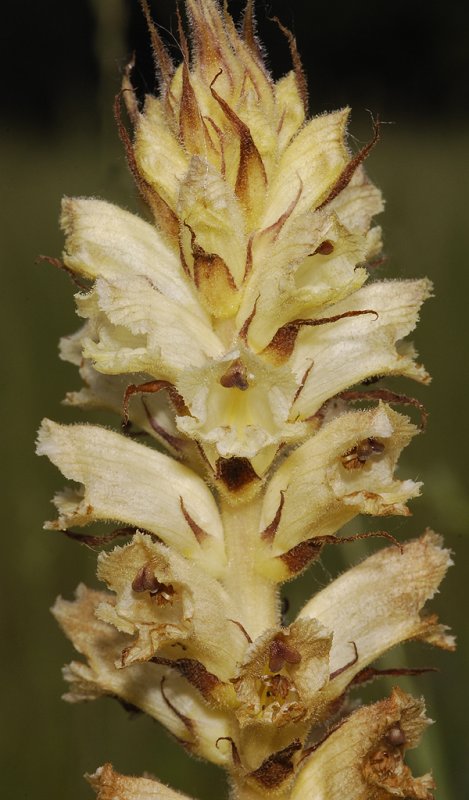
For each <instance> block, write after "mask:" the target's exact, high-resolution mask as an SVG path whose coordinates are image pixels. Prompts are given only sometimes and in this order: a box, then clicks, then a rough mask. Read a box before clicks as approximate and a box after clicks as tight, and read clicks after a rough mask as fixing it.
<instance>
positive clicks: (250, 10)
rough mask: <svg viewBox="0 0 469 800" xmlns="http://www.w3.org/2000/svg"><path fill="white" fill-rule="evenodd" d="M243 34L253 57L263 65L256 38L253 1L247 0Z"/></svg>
mask: <svg viewBox="0 0 469 800" xmlns="http://www.w3.org/2000/svg"><path fill="white" fill-rule="evenodd" d="M242 33H243V39H244V41H245V42H246V44H247V46H248V47H249V50H250V51H251V53H252V55H253V56H255V57H256V58H257V60H258V61H259V62H260V63H261V64H263V63H264V59H263V58H262V51H261V48H260V47H259V42H258V41H257V37H256V20H255V16H254V3H253V0H247V3H246V6H245V9H244V14H243V28H242Z"/></svg>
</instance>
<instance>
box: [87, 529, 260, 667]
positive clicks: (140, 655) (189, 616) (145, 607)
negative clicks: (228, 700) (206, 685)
mask: <svg viewBox="0 0 469 800" xmlns="http://www.w3.org/2000/svg"><path fill="white" fill-rule="evenodd" d="M98 578H100V580H102V581H105V583H106V584H107V586H108V588H109V589H111V590H112V591H113V592H115V593H116V595H117V597H116V601H115V603H114V602H113V603H111V604H106V605H101V606H100V607H99V609H98V616H99V617H100V619H103V620H105V621H106V622H110V623H111V624H113V625H115V626H116V627H117V628H118V629H119V630H122V631H125V632H126V633H129V634H132V635H136V639H135V641H134V642H133V643H132V644H131V645H130V646H127V647H126V649H125V651H124V652H123V654H122V659H120V662H119V665H120V666H127V665H128V664H131V663H134V662H135V661H148V660H150V659H151V658H153V656H155V655H156V654H157V652H158V651H159V650H161V649H162V648H164V647H165V646H166V645H168V644H171V643H173V647H174V645H176V644H179V643H181V644H182V650H181V651H180V652H177V651H176V650H174V651H172V652H174V658H176V656H184V657H185V658H192V659H196V660H197V661H201V662H203V664H204V666H205V668H206V669H208V670H209V672H212V673H215V674H216V675H217V677H219V678H220V679H221V680H224V681H226V680H229V678H230V677H231V676H232V674H233V671H234V669H235V666H236V661H237V660H239V659H240V658H241V657H242V655H243V653H244V650H245V649H246V638H245V636H244V635H243V634H242V632H241V631H240V629H239V628H238V626H237V625H236V624H234V623H232V624H231V625H230V624H229V622H228V620H229V619H230V618H231V617H233V616H235V615H236V610H235V608H234V607H232V604H231V602H230V600H229V598H228V596H227V595H226V593H225V591H224V590H223V588H222V586H221V584H220V583H218V581H217V580H215V579H214V578H212V577H210V576H208V575H207V574H206V573H204V572H202V571H201V570H200V566H199V565H198V564H197V563H192V562H191V561H189V560H188V559H186V558H183V557H181V556H179V555H178V554H177V553H175V552H174V551H172V550H171V549H169V548H167V547H165V546H164V545H162V544H160V543H157V542H154V541H153V540H152V539H151V538H150V537H149V536H145V535H143V534H136V535H135V536H134V537H133V538H132V541H131V542H130V543H129V544H128V545H125V546H124V547H116V548H115V549H114V550H113V551H112V552H110V553H101V555H100V556H99V562H98Z"/></svg>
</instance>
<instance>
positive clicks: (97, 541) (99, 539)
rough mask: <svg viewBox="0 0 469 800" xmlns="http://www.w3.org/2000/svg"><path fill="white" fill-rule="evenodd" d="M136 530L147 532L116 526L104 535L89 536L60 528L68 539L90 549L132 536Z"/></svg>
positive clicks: (131, 527) (140, 529)
mask: <svg viewBox="0 0 469 800" xmlns="http://www.w3.org/2000/svg"><path fill="white" fill-rule="evenodd" d="M137 530H139V531H141V532H142V533H148V534H149V535H153V534H150V533H149V531H144V530H142V528H134V527H133V526H129V527H125V528H117V529H116V530H115V531H113V532H112V533H109V534H107V535H104V536H91V535H90V534H86V533H76V532H75V531H71V530H69V529H68V528H67V529H66V530H62V531H61V533H64V534H65V536H68V538H69V539H73V540H74V541H76V542H79V543H80V544H84V545H86V546H87V547H90V548H91V549H92V550H93V549H94V548H95V547H102V546H103V545H106V544H110V542H113V541H114V539H117V538H118V537H120V536H133V535H134V533H136V532H137Z"/></svg>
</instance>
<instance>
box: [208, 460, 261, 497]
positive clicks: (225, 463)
mask: <svg viewBox="0 0 469 800" xmlns="http://www.w3.org/2000/svg"><path fill="white" fill-rule="evenodd" d="M215 477H216V478H217V480H220V481H222V482H223V483H224V484H225V486H226V488H227V489H229V490H230V492H239V491H241V490H242V489H244V488H245V487H246V486H247V485H248V484H250V483H252V481H257V480H259V476H258V475H257V474H256V473H255V472H254V468H253V466H252V464H251V462H250V461H249V459H248V458H238V457H236V456H233V457H232V458H219V459H218V461H217V463H216V473H215Z"/></svg>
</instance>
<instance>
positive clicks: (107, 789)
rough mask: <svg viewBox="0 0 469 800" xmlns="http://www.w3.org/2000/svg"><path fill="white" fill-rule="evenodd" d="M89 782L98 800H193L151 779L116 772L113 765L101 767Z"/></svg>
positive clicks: (90, 776)
mask: <svg viewBox="0 0 469 800" xmlns="http://www.w3.org/2000/svg"><path fill="white" fill-rule="evenodd" d="M86 777H87V780H88V782H89V783H90V785H91V786H92V788H93V789H94V790H95V792H96V795H97V800H191V798H190V797H189V796H188V795H186V794H181V793H180V792H175V791H174V790H173V789H170V788H169V787H168V786H164V785H163V784H162V783H160V782H159V781H154V780H151V779H150V778H131V777H128V776H127V775H120V774H119V773H118V772H115V771H114V769H113V768H112V766H111V764H105V765H104V767H99V769H97V770H96V772H95V773H94V775H87V776H86Z"/></svg>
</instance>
